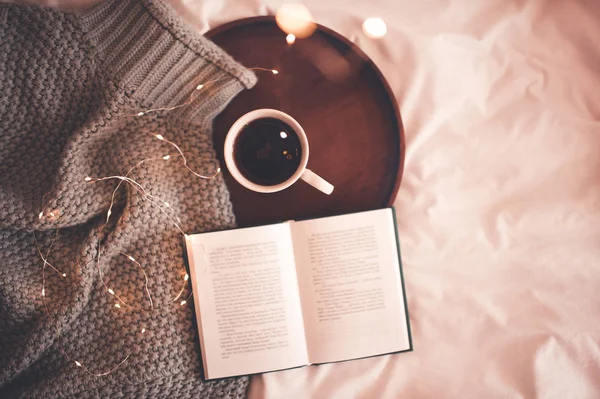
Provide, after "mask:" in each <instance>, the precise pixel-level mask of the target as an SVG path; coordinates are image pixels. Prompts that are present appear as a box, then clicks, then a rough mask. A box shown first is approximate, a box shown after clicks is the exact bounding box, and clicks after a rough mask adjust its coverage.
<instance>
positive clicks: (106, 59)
mask: <svg viewBox="0 0 600 399" xmlns="http://www.w3.org/2000/svg"><path fill="white" fill-rule="evenodd" d="M79 17H80V18H79V19H80V23H81V25H82V28H83V29H84V30H85V32H86V36H87V38H88V40H89V41H90V43H91V44H92V52H93V53H94V56H95V58H96V60H97V62H99V64H100V65H101V67H102V69H103V70H104V72H105V74H106V76H108V77H110V78H112V79H115V80H116V81H117V82H119V83H121V84H124V85H125V87H128V88H131V89H133V90H135V96H136V97H137V98H138V99H140V100H141V101H142V102H143V103H144V105H146V106H165V107H167V106H172V105H175V104H180V103H183V102H185V101H186V100H188V99H189V96H190V93H191V92H193V90H194V89H195V88H196V86H197V85H199V84H206V83H208V82H213V83H210V87H208V85H207V89H210V92H211V93H212V94H215V93H219V92H220V91H225V92H228V94H230V95H231V96H229V95H228V96H224V95H219V96H218V97H220V98H221V99H222V101H225V102H227V101H229V100H230V99H231V97H232V95H235V94H236V93H237V92H239V91H240V90H241V89H243V88H244V87H245V88H251V87H252V86H254V84H255V83H256V76H255V75H254V73H253V72H252V71H250V70H248V69H246V68H244V67H243V66H242V65H240V64H239V63H237V62H236V61H234V60H233V58H231V57H230V56H229V55H228V54H227V53H225V52H224V51H223V50H222V49H221V48H219V47H218V46H217V45H215V44H214V43H213V42H211V41H210V40H208V39H206V38H205V37H203V36H202V35H200V34H199V33H196V32H194V31H192V30H191V29H190V28H189V27H188V26H186V25H185V24H184V23H183V22H182V20H181V19H180V18H179V17H178V16H177V15H176V14H174V12H173V11H172V10H171V9H170V8H169V7H168V6H166V5H164V4H162V3H160V2H158V1H152V0H108V1H105V2H102V3H100V4H98V5H96V6H94V7H91V8H89V9H87V10H85V11H83V12H82V13H81V14H80V15H79ZM222 94H225V93H222ZM227 97H229V98H227ZM215 100H216V99H215V98H214V96H211V95H208V96H199V98H198V100H197V101H199V102H202V101H207V102H208V103H210V104H206V105H207V106H210V108H221V107H222V106H224V105H225V104H219V103H220V102H222V101H215ZM194 105H195V106H194V108H196V109H197V110H198V108H200V109H202V108H204V107H202V106H201V104H198V103H197V102H196V101H195V103H194ZM198 105H200V107H198ZM211 105H212V106H211ZM190 116H193V115H190Z"/></svg>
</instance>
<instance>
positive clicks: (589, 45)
mask: <svg viewBox="0 0 600 399" xmlns="http://www.w3.org/2000/svg"><path fill="white" fill-rule="evenodd" d="M171 2H172V3H175V5H176V8H177V9H178V11H179V12H180V13H181V14H182V15H183V16H184V17H185V18H186V19H187V20H188V21H191V22H192V23H194V24H195V26H196V27H197V29H198V30H200V31H206V30H208V29H211V28H214V27H216V26H218V25H220V24H222V23H224V22H229V21H231V20H234V19H237V18H243V17H250V16H256V15H265V14H273V13H275V11H276V10H277V8H278V7H279V5H280V4H282V3H283V2H282V1H266V0H244V1H239V0H238V1H234V0H214V1H211V0H192V1H190V0H188V1H183V0H172V1H171ZM302 3H303V4H305V5H306V6H307V7H308V8H309V10H310V11H311V13H312V15H313V17H314V18H315V19H316V21H317V22H319V23H321V24H323V25H325V26H328V27H330V28H332V29H334V30H336V31H338V32H339V33H341V34H343V35H345V36H346V37H348V38H350V39H351V40H352V41H353V42H355V43H356V44H358V45H359V46H360V47H361V48H362V49H363V50H364V51H365V52H366V53H367V54H368V55H369V56H370V57H372V59H373V60H374V61H375V63H376V64H377V65H378V66H379V67H380V69H381V70H382V72H383V74H384V75H385V77H386V78H387V80H388V82H389V83H390V85H391V87H392V89H393V91H394V93H395V95H396V99H397V101H398V103H399V105H400V110H401V113H402V118H403V122H404V127H405V129H406V144H407V152H406V159H405V162H406V164H405V170H404V178H403V180H402V185H401V187H400V191H399V193H398V197H397V199H396V207H397V216H398V223H399V234H400V239H401V247H402V255H403V263H404V272H405V279H406V290H407V295H408V306H409V311H410V318H411V324H412V330H413V340H414V349H415V350H414V352H412V353H407V354H399V355H393V356H384V357H378V358H371V359H364V360H358V361H352V362H345V363H338V364H332V365H324V366H316V367H308V368H301V369H294V370H288V371H283V372H277V373H269V374H265V375H263V376H257V377H255V378H254V379H253V382H252V384H251V397H252V398H283V397H285V398H375V397H377V398H411V399H414V398H442V397H448V398H453V397H461V398H561V399H562V398H580V399H585V398H590V399H591V398H598V397H600V347H599V345H600V294H599V292H600V120H599V119H600V94H599V93H600V91H599V88H600V46H599V45H598V40H599V38H600V23H599V22H600V2H597V1H553V0H529V1H504V0H488V1H480V2H476V1H470V0H462V1H450V0H428V1H409V0H377V1H373V2H366V1H365V2H353V3H351V4H348V2H346V1H342V0H330V1H326V2H325V1H318V0H309V1H303V2H302ZM372 16H380V17H382V18H383V19H384V20H385V22H386V23H387V28H388V33H387V35H386V36H385V37H384V38H383V39H380V40H373V39H369V38H367V37H366V36H365V34H364V33H363V32H362V29H361V25H362V22H363V20H364V19H365V18H367V17H372ZM314 151H317V149H314Z"/></svg>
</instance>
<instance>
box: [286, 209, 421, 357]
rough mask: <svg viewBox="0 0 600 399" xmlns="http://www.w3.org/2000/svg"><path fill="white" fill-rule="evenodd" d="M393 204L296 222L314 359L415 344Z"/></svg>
mask: <svg viewBox="0 0 600 399" xmlns="http://www.w3.org/2000/svg"><path fill="white" fill-rule="evenodd" d="M393 218H394V216H393V212H392V211H391V209H383V210H377V211H370V212H362V213H355V214H350V215H343V216H334V217H329V218H322V219H314V220H308V221H302V222H297V223H294V224H292V225H291V228H292V236H293V239H294V250H295V255H296V265H297V266H296V268H297V272H298V280H299V284H300V294H301V298H302V307H303V312H304V324H305V329H306V339H307V344H308V354H309V360H310V362H311V363H328V362H335V361H341V360H349V359H357V358H361V357H367V356H374V355H380V354H385V353H391V352H397V351H401V350H407V349H410V342H409V333H408V325H407V320H406V313H405V307H404V296H403V292H402V284H401V280H400V263H399V254H398V249H397V246H396V235H395V225H394V219H393Z"/></svg>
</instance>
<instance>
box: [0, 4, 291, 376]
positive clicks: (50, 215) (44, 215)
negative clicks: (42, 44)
mask: <svg viewBox="0 0 600 399" xmlns="http://www.w3.org/2000/svg"><path fill="white" fill-rule="evenodd" d="M0 1H1V0H0ZM286 33H289V32H286ZM297 36H298V35H294V34H291V35H288V37H287V38H286V40H288V42H289V43H290V44H291V43H293V42H294V41H295V39H296V37H297ZM298 37H299V36H298ZM249 69H251V70H254V71H262V72H263V73H266V74H268V73H271V74H273V75H277V74H279V71H278V70H276V69H270V68H263V67H252V68H249ZM220 80H222V78H219V79H215V80H211V81H204V82H203V83H202V84H198V85H197V86H196V90H201V89H203V88H204V87H205V86H207V85H210V84H213V83H214V82H217V81H220ZM196 99H197V95H196V96H194V95H190V98H189V100H188V101H187V102H185V103H182V104H179V105H176V106H172V107H163V108H156V109H147V110H143V111H139V112H137V113H134V114H131V115H127V116H128V117H135V116H138V117H139V116H143V115H147V114H150V113H152V112H158V111H171V110H174V109H177V108H181V107H184V106H187V105H190V104H192V103H193V101H195V100H196ZM152 135H154V136H155V137H156V138H157V139H158V140H161V141H164V142H165V143H166V144H168V145H171V146H172V147H174V148H175V149H176V150H177V156H178V157H179V156H181V158H182V160H183V166H184V167H185V168H187V169H188V170H189V171H190V172H191V173H192V174H194V175H195V176H197V177H199V178H202V179H209V180H212V179H215V178H217V175H218V174H219V173H220V172H221V168H220V167H217V168H216V173H214V174H212V175H207V176H205V175H201V174H199V173H197V172H196V171H194V170H192V169H191V168H190V167H189V166H188V165H187V160H186V157H185V154H184V153H183V151H182V150H181V149H180V148H179V146H178V145H177V144H176V143H174V142H171V141H169V140H168V139H167V138H165V137H164V136H162V135H160V134H152ZM160 159H161V156H160V154H158V158H157V155H156V154H155V155H154V157H152V158H148V159H143V160H141V161H140V162H138V163H137V164H136V165H135V166H133V167H132V168H131V169H130V170H129V171H128V172H127V173H126V174H125V175H124V176H106V177H90V176H85V175H84V178H83V180H84V181H85V182H88V183H98V182H101V181H108V180H113V181H114V180H117V181H118V182H119V184H118V185H116V188H115V189H114V191H113V197H112V199H111V204H110V207H109V208H108V209H107V211H106V222H107V223H108V221H109V219H110V217H111V215H112V206H113V200H114V196H115V193H116V191H117V190H118V188H119V187H121V184H122V183H126V184H128V185H129V186H131V187H132V188H133V190H134V191H135V192H136V193H139V194H141V195H142V196H143V197H144V198H145V199H146V200H147V201H149V202H152V203H153V204H155V205H159V206H158V208H160V210H161V211H162V212H163V213H164V214H165V215H166V216H167V217H168V218H169V219H170V221H171V222H172V223H173V224H174V225H175V227H176V228H177V229H178V230H179V231H180V232H181V234H182V235H184V237H185V238H186V240H189V239H191V236H189V235H188V234H186V233H185V232H184V231H183V230H182V229H181V228H180V227H179V224H178V223H181V221H180V219H179V217H178V216H177V214H176V212H175V210H174V209H173V208H171V206H170V204H169V202H167V201H163V200H162V199H160V198H158V197H157V196H154V195H152V194H150V192H149V190H147V188H146V187H144V185H142V184H140V183H139V182H137V181H135V180H134V179H133V178H131V177H130V176H131V172H132V171H133V169H135V168H137V167H139V166H140V165H142V164H143V163H146V162H149V161H154V160H160ZM162 159H163V160H165V161H166V160H169V159H171V155H170V154H166V155H163V156H162ZM45 196H46V194H44V196H43V197H42V209H41V211H40V212H39V213H38V215H37V216H38V219H40V220H42V219H45V220H56V219H58V218H60V217H61V214H62V212H61V210H60V209H54V210H52V211H50V212H47V211H46V209H47V205H48V204H45V205H44V202H45V201H44V199H45ZM161 203H163V204H164V206H166V207H167V208H169V210H168V211H167V210H166V209H165V208H164V207H161V206H160V204H161ZM174 213H175V215H173V214H174ZM34 215H35V214H34ZM34 217H35V216H34ZM58 231H59V229H58V228H57V229H56V233H57V234H56V235H55V238H54V239H56V236H57V235H58ZM33 236H34V239H35V241H36V247H37V250H38V253H39V255H40V257H41V259H42V261H43V262H44V265H43V268H42V273H43V272H44V270H46V268H50V269H52V270H53V271H55V272H56V273H58V274H60V275H61V276H62V277H63V278H64V277H67V273H62V271H60V270H59V269H57V268H56V267H54V266H53V265H52V264H50V263H49V262H48V261H47V259H49V256H50V251H51V249H52V245H53V244H54V241H52V242H51V244H50V245H49V248H48V252H47V253H46V254H43V253H42V250H41V247H40V245H39V243H38V240H37V238H35V237H36V236H35V232H34V233H33ZM100 248H101V244H100V243H99V244H98V246H97V255H96V260H98V259H99V258H100V254H101V253H102V251H101V250H100ZM122 254H123V253H122ZM123 255H125V256H126V257H127V258H128V259H129V260H130V261H132V262H135V264H136V265H137V267H139V269H140V270H141V271H142V272H143V273H144V278H145V287H144V288H145V291H146V293H147V296H148V300H149V302H150V307H149V308H147V307H139V306H134V305H131V304H129V303H127V302H126V301H124V300H123V299H122V298H120V297H119V295H118V294H116V293H115V291H114V290H113V289H112V288H109V287H108V286H107V285H106V282H105V281H104V279H103V277H102V273H100V280H101V282H102V284H103V285H104V288H105V289H106V290H107V291H108V293H109V294H110V295H113V296H115V299H116V300H117V302H115V303H114V307H115V308H117V309H122V308H126V309H136V310H143V311H146V310H147V311H152V310H154V309H156V308H158V307H156V306H155V305H154V303H153V301H152V297H151V293H150V290H149V288H148V284H149V279H148V276H147V274H146V272H145V271H144V267H143V266H142V265H141V264H140V263H139V262H138V261H136V259H135V258H134V257H132V256H130V255H127V254H123ZM92 260H93V259H92ZM92 260H90V261H92ZM86 265H87V263H86ZM96 266H97V267H99V266H98V262H96ZM98 271H99V272H100V269H98ZM183 280H184V283H181V285H182V287H181V290H180V292H179V293H178V294H177V296H175V297H174V298H172V299H170V300H169V301H168V305H169V306H177V305H176V303H177V301H180V303H179V304H180V306H183V305H185V304H186V303H187V302H188V300H189V299H190V298H191V297H192V292H191V291H192V290H191V289H189V291H190V292H189V295H188V296H187V297H184V298H185V299H182V297H181V295H182V293H184V292H185V291H186V288H189V283H188V281H189V280H190V277H189V275H188V274H187V273H185V275H184V277H183ZM42 281H43V283H42V288H41V295H42V297H43V298H44V299H42V301H44V304H46V301H49V300H51V298H52V297H50V298H45V297H46V289H45V283H46V280H45V276H44V274H42ZM118 290H119V287H117V291H118ZM38 292H39V291H38ZM160 307H161V308H162V306H160ZM45 311H46V315H47V316H48V317H49V318H52V315H51V314H50V313H49V311H48V309H47V308H45ZM135 328H136V330H137V331H140V332H141V334H145V332H146V328H145V327H141V328H140V327H139V326H136V327H135ZM138 328H139V329H138ZM61 351H62V353H63V356H64V357H65V358H66V359H67V360H68V361H69V362H73V363H75V365H76V366H77V367H81V368H82V369H83V371H85V372H86V373H87V374H89V375H92V376H95V377H101V376H105V375H108V374H111V373H113V372H114V371H115V370H117V369H118V368H119V367H120V366H121V365H123V364H124V363H125V362H126V361H127V360H128V359H129V357H130V355H131V353H129V354H128V355H127V356H125V357H124V358H123V359H122V360H121V361H120V362H119V363H118V364H117V365H116V366H115V367H113V368H111V369H110V370H108V371H106V372H95V371H93V370H92V369H91V368H93V366H92V367H90V368H89V367H88V366H84V365H83V364H82V363H80V362H79V361H77V360H75V359H74V358H73V357H70V356H69V355H68V354H67V353H65V351H64V350H61ZM71 364H72V363H71Z"/></svg>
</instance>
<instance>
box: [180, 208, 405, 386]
mask: <svg viewBox="0 0 600 399" xmlns="http://www.w3.org/2000/svg"><path fill="white" fill-rule="evenodd" d="M395 220H396V219H395V214H394V211H393V208H387V209H381V210H375V211H368V212H361V213H353V214H348V215H342V216H332V217H325V218H320V219H312V220H305V221H299V222H286V223H279V224H272V225H266V226H259V227H250V228H244V229H236V230H227V231H219V232H213V233H203V234H195V235H190V236H187V239H186V246H187V253H188V260H189V265H190V274H191V279H192V287H193V292H194V304H195V307H196V316H197V320H198V330H199V335H200V344H201V349H202V362H203V366H204V376H205V378H206V379H217V378H225V377H233V376H238V375H245V374H254V373H262V372H267V371H275V370H281V369H286V368H293V367H299V366H305V365H309V364H319V363H330V362H337V361H343V360H350V359H358V358H362V357H368V356H376V355H382V354H388V353H393V352H402V351H409V350H412V342H411V337H410V326H409V322H408V312H407V308H406V300H405V295H404V284H403V280H402V272H401V264H400V252H399V247H398V240H397V234H396V222H395Z"/></svg>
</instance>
